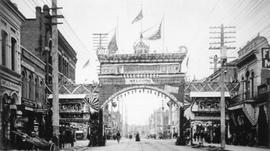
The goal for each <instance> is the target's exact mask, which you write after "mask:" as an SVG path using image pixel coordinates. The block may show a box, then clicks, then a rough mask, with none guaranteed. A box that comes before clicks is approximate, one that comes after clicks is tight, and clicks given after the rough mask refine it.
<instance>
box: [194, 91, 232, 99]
mask: <svg viewBox="0 0 270 151" xmlns="http://www.w3.org/2000/svg"><path fill="white" fill-rule="evenodd" d="M190 97H194V98H196V97H221V93H220V92H217V91H212V92H192V91H191V92H190ZM225 97H230V93H229V92H225Z"/></svg>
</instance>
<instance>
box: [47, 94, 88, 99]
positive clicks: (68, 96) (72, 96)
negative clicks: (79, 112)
mask: <svg viewBox="0 0 270 151" xmlns="http://www.w3.org/2000/svg"><path fill="white" fill-rule="evenodd" d="M86 96H87V94H59V99H84V98H86ZM52 98H53V95H52V94H50V95H49V96H48V99H52Z"/></svg>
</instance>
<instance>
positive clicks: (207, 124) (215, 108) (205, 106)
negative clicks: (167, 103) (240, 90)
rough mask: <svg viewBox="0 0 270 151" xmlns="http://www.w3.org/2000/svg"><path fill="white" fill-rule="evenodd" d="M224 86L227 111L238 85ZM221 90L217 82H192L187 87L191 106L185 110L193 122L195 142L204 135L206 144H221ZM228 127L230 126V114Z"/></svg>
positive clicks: (227, 84)
mask: <svg viewBox="0 0 270 151" xmlns="http://www.w3.org/2000/svg"><path fill="white" fill-rule="evenodd" d="M224 86H225V102H226V103H225V104H226V110H227V108H228V105H229V104H228V103H229V100H230V97H231V94H233V93H235V92H234V91H237V83H230V82H226V83H225V84H224ZM220 89H221V87H220V84H219V82H215V81H205V82H191V83H189V84H188V85H187V88H186V90H185V91H186V93H189V96H190V101H191V105H190V106H189V107H188V108H187V109H186V110H185V116H186V118H187V119H189V120H190V121H191V122H190V123H191V129H192V131H191V134H192V138H193V140H196V141H198V140H199V136H200V135H201V134H204V139H205V141H206V142H208V143H220V97H221V95H220ZM226 125H227V127H228V125H229V115H228V112H226ZM228 133H229V131H228V129H226V134H228ZM228 137H229V136H228V135H226V138H227V139H228Z"/></svg>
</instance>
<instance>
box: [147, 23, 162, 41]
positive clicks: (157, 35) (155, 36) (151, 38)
mask: <svg viewBox="0 0 270 151" xmlns="http://www.w3.org/2000/svg"><path fill="white" fill-rule="evenodd" d="M161 25H162V23H160V24H159V28H158V30H157V31H156V32H155V33H154V34H153V35H152V36H150V37H148V38H147V39H148V40H158V39H160V38H161Z"/></svg>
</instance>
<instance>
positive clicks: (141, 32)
mask: <svg viewBox="0 0 270 151" xmlns="http://www.w3.org/2000/svg"><path fill="white" fill-rule="evenodd" d="M141 11H142V13H143V3H142V0H141ZM142 22H143V20H141V33H140V41H141V42H142V38H143V37H142Z"/></svg>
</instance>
